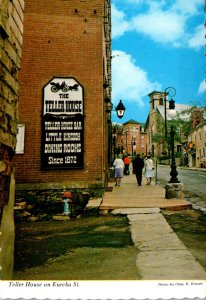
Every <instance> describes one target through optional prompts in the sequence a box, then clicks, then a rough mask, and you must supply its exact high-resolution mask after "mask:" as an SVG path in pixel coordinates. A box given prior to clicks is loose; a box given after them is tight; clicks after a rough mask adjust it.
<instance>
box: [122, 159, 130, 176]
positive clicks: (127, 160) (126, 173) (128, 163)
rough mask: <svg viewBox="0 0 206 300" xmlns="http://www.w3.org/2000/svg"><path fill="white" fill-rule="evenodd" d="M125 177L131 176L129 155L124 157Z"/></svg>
mask: <svg viewBox="0 0 206 300" xmlns="http://www.w3.org/2000/svg"><path fill="white" fill-rule="evenodd" d="M123 161H124V175H129V174H130V170H129V166H130V159H129V157H128V155H126V156H125V157H124V160H123Z"/></svg>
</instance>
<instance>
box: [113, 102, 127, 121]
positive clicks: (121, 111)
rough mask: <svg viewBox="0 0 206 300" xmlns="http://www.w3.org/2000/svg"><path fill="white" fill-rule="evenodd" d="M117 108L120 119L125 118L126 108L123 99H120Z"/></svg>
mask: <svg viewBox="0 0 206 300" xmlns="http://www.w3.org/2000/svg"><path fill="white" fill-rule="evenodd" d="M115 110H116V112H117V117H118V118H120V119H121V118H123V116H124V113H125V110H126V108H125V106H124V104H123V103H122V100H120V101H119V104H118V105H117V107H116V108H115Z"/></svg>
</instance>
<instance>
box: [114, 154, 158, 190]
mask: <svg viewBox="0 0 206 300" xmlns="http://www.w3.org/2000/svg"><path fill="white" fill-rule="evenodd" d="M130 163H131V162H130V159H129V157H128V156H125V157H124V158H123V159H122V157H121V155H120V154H119V155H117V158H116V159H115V160H114V163H113V166H114V168H115V182H116V183H115V185H116V186H120V183H121V179H122V177H123V174H125V175H129V174H130V169H129V166H130ZM132 167H133V174H135V175H136V178H137V184H138V185H139V186H141V185H142V173H143V172H144V175H145V177H146V179H147V185H150V184H151V182H152V177H153V176H154V165H153V160H152V159H151V157H150V155H148V156H147V157H146V159H145V161H144V160H143V158H141V156H140V154H137V155H136V157H135V159H134V160H133V161H132Z"/></svg>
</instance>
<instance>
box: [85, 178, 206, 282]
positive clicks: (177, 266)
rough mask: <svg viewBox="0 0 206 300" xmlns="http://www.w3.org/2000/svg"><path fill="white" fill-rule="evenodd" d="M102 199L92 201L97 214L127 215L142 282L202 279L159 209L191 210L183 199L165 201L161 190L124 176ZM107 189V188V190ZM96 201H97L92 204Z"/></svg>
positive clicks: (200, 270) (198, 267) (204, 276)
mask: <svg viewBox="0 0 206 300" xmlns="http://www.w3.org/2000/svg"><path fill="white" fill-rule="evenodd" d="M109 187H110V191H108V192H105V195H104V197H103V199H96V200H91V201H89V203H88V207H87V208H92V207H94V206H95V205H96V206H98V207H99V212H100V214H106V213H111V214H114V215H117V214H123V215H127V218H128V219H129V224H130V230H131V237H132V241H133V243H134V246H135V247H136V248H137V250H138V251H137V257H136V267H137V270H138V273H139V274H140V276H141V280H205V279H206V272H205V271H204V269H203V268H202V266H201V265H200V264H199V262H197V261H196V259H195V258H194V257H193V255H192V254H191V253H190V252H189V250H188V249H187V248H186V247H185V246H184V244H183V243H182V241H181V240H180V239H179V238H178V236H177V235H176V234H175V232H174V231H173V229H172V228H171V227H170V225H169V224H168V223H167V221H166V219H165V218H164V216H163V215H162V214H161V209H170V210H181V209H187V208H189V207H191V204H190V203H189V202H188V201H187V200H185V199H165V190H164V188H163V187H161V186H158V185H155V183H154V182H153V183H152V184H151V185H150V186H147V185H146V181H145V179H143V185H142V186H138V185H137V183H136V177H135V175H133V174H131V175H129V176H124V178H123V179H122V183H121V186H115V184H114V183H110V184H109ZM108 190H109V189H108ZM95 201H96V202H95Z"/></svg>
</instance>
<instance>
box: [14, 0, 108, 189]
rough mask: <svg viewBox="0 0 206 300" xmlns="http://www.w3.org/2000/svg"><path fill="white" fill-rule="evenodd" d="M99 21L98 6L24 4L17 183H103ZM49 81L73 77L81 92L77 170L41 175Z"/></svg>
mask: <svg viewBox="0 0 206 300" xmlns="http://www.w3.org/2000/svg"><path fill="white" fill-rule="evenodd" d="M105 2H106V3H107V4H108V3H109V1H105ZM103 20H104V1H103V0H90V1H80V0H70V1H63V0H47V2H46V4H45V2H44V1H42V0H36V1H32V0H26V1H25V21H24V46H23V60H22V65H21V71H20V83H21V91H20V105H19V119H20V123H21V124H25V150H24V154H21V155H16V157H15V163H16V179H17V182H18V183H22V184H23V183H27V184H34V183H35V184H37V183H38V184H41V185H43V186H45V185H46V184H49V183H52V182H53V183H54V182H55V183H58V182H61V183H63V182H65V183H67V184H68V183H69V184H70V185H78V186H88V183H91V182H96V181H100V182H104V180H105V171H104V169H105V164H106V159H105V157H106V155H107V154H106V151H105V150H106V149H105V146H104V145H105V143H107V135H105V118H106V116H105V108H104V105H105V104H104V92H103V82H104V70H103V49H104V42H103V34H104V31H103V29H104V26H103ZM53 77H74V78H75V79H76V80H77V81H78V82H79V83H80V84H81V85H82V86H83V88H84V114H85V127H84V168H83V169H82V170H55V171H51V170H49V171H42V170H41V126H42V89H43V87H44V85H45V84H46V83H48V82H49V81H50V80H51V79H52V78H53ZM38 187H39V186H38Z"/></svg>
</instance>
